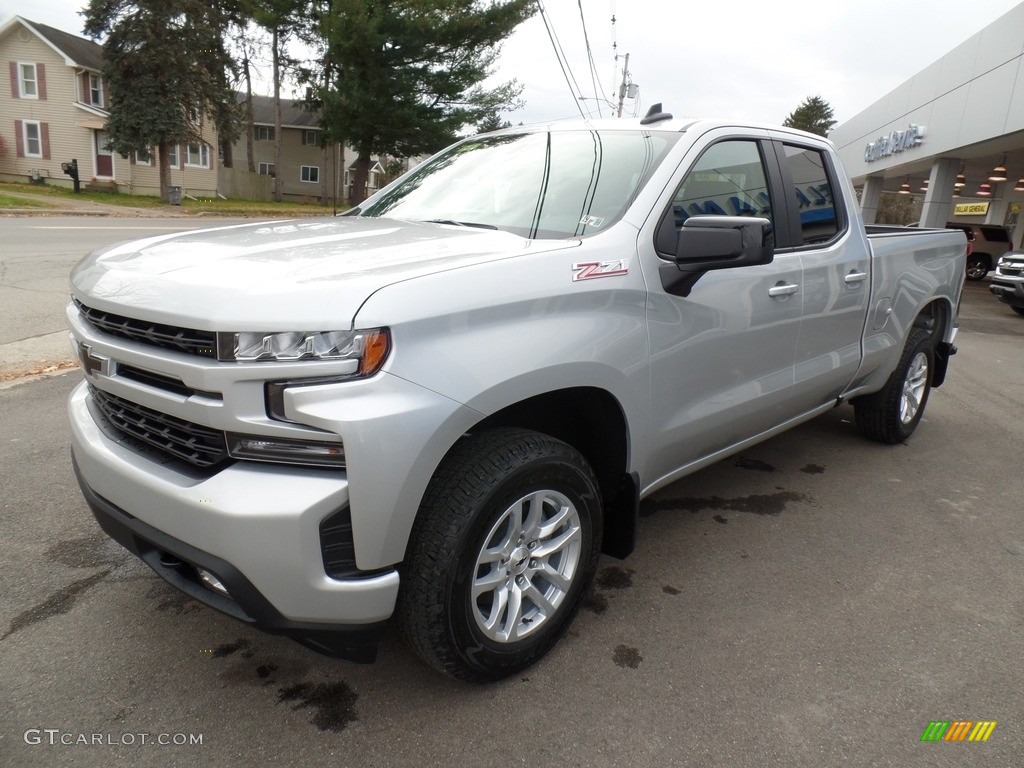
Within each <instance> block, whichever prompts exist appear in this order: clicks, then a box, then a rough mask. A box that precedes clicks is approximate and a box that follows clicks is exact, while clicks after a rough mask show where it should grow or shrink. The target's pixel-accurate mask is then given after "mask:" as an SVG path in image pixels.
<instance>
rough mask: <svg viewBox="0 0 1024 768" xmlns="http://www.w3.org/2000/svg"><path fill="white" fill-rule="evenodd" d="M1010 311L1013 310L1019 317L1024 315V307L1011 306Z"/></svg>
mask: <svg viewBox="0 0 1024 768" xmlns="http://www.w3.org/2000/svg"><path fill="white" fill-rule="evenodd" d="M1010 309H1012V310H1013V311H1014V312H1016V313H1017V314H1018V315H1024V307H1017V306H1011V307H1010Z"/></svg>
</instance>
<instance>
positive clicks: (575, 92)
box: [537, 0, 593, 118]
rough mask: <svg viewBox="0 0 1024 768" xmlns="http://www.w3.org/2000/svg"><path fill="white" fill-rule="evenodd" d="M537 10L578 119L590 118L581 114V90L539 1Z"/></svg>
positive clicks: (539, 0) (553, 28)
mask: <svg viewBox="0 0 1024 768" xmlns="http://www.w3.org/2000/svg"><path fill="white" fill-rule="evenodd" d="M537 8H538V9H539V10H540V16H541V19H543V21H544V28H545V29H546V30H547V32H548V38H549V39H550V40H551V46H552V48H554V50H555V58H556V59H558V66H559V67H560V68H561V70H562V75H563V76H564V77H565V82H566V85H568V86H569V92H570V93H571V94H572V98H573V101H575V102H576V109H578V110H579V111H580V117H582V118H590V117H593V115H591V114H589V112H588V113H587V114H584V112H583V90H582V89H581V88H580V86H579V83H577V82H576V77H575V76H574V75H573V74H572V67H570V66H569V60H568V59H566V58H565V52H564V51H563V50H562V44H561V43H560V42H559V41H558V35H557V34H556V33H555V27H554V25H553V24H552V22H551V19H549V18H548V14H547V11H546V10H545V8H544V3H543V2H542V1H541V0H537Z"/></svg>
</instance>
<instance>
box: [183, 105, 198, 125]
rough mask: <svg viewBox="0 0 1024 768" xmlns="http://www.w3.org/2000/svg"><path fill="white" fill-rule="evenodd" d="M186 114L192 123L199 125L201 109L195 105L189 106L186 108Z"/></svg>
mask: <svg viewBox="0 0 1024 768" xmlns="http://www.w3.org/2000/svg"><path fill="white" fill-rule="evenodd" d="M185 114H186V116H187V117H188V121H189V122H190V123H192V124H193V125H199V110H198V109H196V108H195V107H189V108H188V109H187V110H186V112H185Z"/></svg>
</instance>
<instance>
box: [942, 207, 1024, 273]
mask: <svg viewBox="0 0 1024 768" xmlns="http://www.w3.org/2000/svg"><path fill="white" fill-rule="evenodd" d="M946 229H959V230H962V231H963V232H964V233H965V234H966V235H967V242H969V243H970V244H971V249H972V250H971V253H970V254H969V255H968V256H967V279H968V280H981V279H982V278H984V277H985V275H987V274H988V273H989V272H990V271H991V270H992V269H993V268H994V267H995V265H996V263H998V261H999V257H1000V256H1002V255H1003V254H1004V253H1006V252H1007V251H1009V250H1010V249H1011V248H1013V241H1011V240H1010V232H1009V230H1008V229H1007V228H1006V227H1000V226H997V225H995V224H961V223H958V222H955V221H947V222H946Z"/></svg>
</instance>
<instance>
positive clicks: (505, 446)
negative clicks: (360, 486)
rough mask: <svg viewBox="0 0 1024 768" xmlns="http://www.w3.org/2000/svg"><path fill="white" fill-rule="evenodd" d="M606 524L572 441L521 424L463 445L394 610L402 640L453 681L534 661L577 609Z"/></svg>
mask: <svg viewBox="0 0 1024 768" xmlns="http://www.w3.org/2000/svg"><path fill="white" fill-rule="evenodd" d="M601 528H602V512H601V500H600V495H599V493H598V488H597V480H596V479H595V478H594V475H593V472H592V471H591V469H590V467H589V466H588V465H587V462H586V461H585V460H584V458H583V457H582V456H581V455H580V454H579V452H578V451H576V450H575V449H574V448H572V447H571V446H569V445H567V444H565V443H563V442H561V441H559V440H555V439H554V438H551V437H548V436H546V435H542V434H538V433H536V432H527V431H524V430H519V429H500V430H490V431H486V432H482V433H479V434H476V435H471V436H469V437H467V438H465V439H463V441H462V442H460V443H459V444H458V445H456V447H455V448H453V449H452V452H451V453H450V454H449V456H448V457H447V458H446V459H445V461H444V463H443V464H442V465H441V467H440V468H439V469H438V471H437V474H436V475H435V476H434V478H433V480H431V483H430V486H429V487H428V489H427V492H426V494H425V496H424V499H423V503H422V505H421V507H420V510H419V514H418V517H417V521H416V525H415V526H414V527H413V532H412V537H411V540H410V543H409V550H408V552H407V557H406V560H405V564H404V566H403V568H402V588H401V592H400V595H399V605H398V615H399V621H400V623H401V626H402V632H403V634H404V636H405V638H406V641H407V642H408V643H409V645H410V646H411V647H412V648H413V649H414V650H415V651H416V652H417V653H418V654H419V655H420V656H421V657H422V658H423V659H424V660H425V661H426V662H427V663H428V664H430V665H431V666H433V667H434V668H435V669H438V670H440V671H441V672H444V673H446V674H448V675H451V676H452V677H456V678H461V679H466V680H475V681H488V680H497V679H500V678H503V677H506V676H508V675H511V674H514V673H516V672H518V671H519V670H521V669H523V668H525V667H527V666H529V665H530V664H532V663H533V662H535V661H536V660H537V659H539V658H540V657H541V656H543V655H544V654H545V653H547V651H548V650H549V649H550V648H551V647H552V646H553V645H554V644H555V642H556V641H557V640H558V638H559V637H560V636H561V635H562V633H563V632H564V631H565V629H566V628H567V627H568V625H569V623H570V622H571V620H572V618H573V616H574V615H575V613H576V611H577V610H578V608H579V604H580V599H581V597H582V595H583V592H584V590H585V589H586V587H587V585H588V584H589V583H590V581H591V580H592V579H593V576H594V571H595V570H596V568H597V558H598V555H599V553H600V546H601V540H600V539H601Z"/></svg>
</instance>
